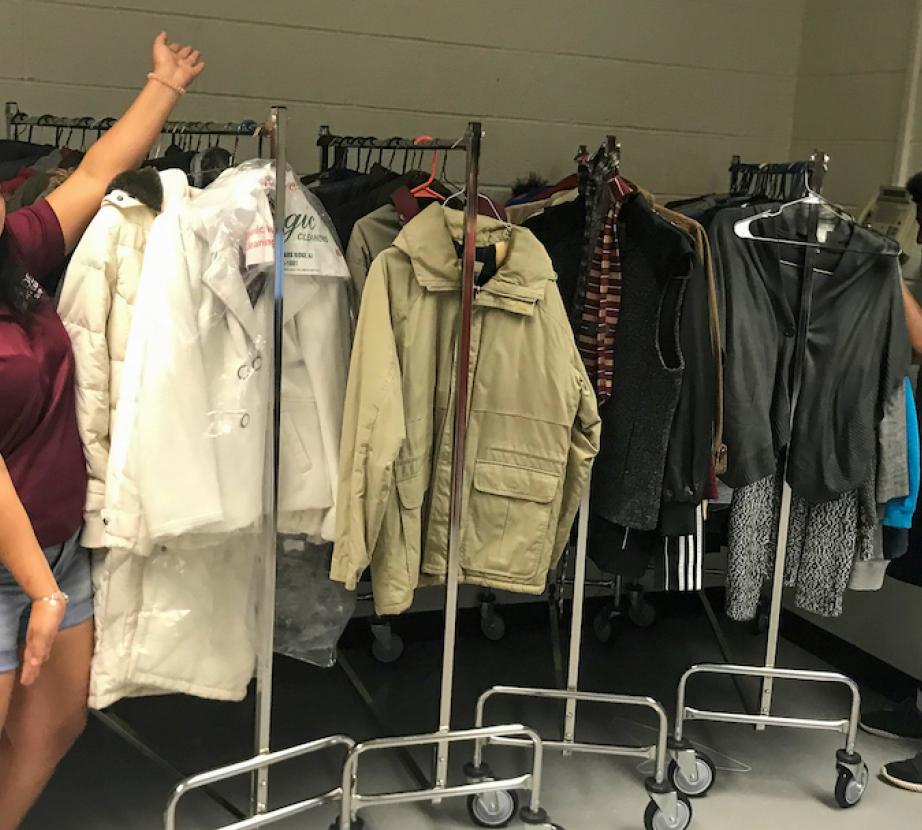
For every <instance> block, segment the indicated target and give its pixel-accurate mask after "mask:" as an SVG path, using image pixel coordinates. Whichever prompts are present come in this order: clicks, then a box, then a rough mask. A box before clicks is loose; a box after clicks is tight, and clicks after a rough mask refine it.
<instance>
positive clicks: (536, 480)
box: [464, 461, 560, 582]
mask: <svg viewBox="0 0 922 830" xmlns="http://www.w3.org/2000/svg"><path fill="white" fill-rule="evenodd" d="M559 489H560V476H559V475H555V474H554V473H547V472H543V471H541V470H535V469H532V468H530V467H519V466H514V465H511V464H503V463H497V462H494V461H477V462H476V465H475V468H474V488H473V491H472V492H471V504H470V510H469V513H468V522H467V524H468V526H467V528H466V538H467V542H466V545H465V554H464V568H465V569H466V570H470V571H473V572H477V573H482V574H486V575H489V576H496V577H500V578H504V579H508V580H510V581H524V582H531V581H533V580H534V579H536V578H537V577H538V576H539V575H540V571H541V570H542V568H544V569H546V568H547V563H548V562H549V557H550V549H551V547H552V543H553V537H554V531H555V530H556V528H551V519H552V518H553V514H554V513H555V511H556V510H557V509H558V506H559V501H558V499H557V494H558V491H559Z"/></svg>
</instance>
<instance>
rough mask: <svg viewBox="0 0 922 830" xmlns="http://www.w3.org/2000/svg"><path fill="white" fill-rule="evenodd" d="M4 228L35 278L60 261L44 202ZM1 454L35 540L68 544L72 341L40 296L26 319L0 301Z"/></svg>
mask: <svg viewBox="0 0 922 830" xmlns="http://www.w3.org/2000/svg"><path fill="white" fill-rule="evenodd" d="M3 233H4V234H9V242H10V248H11V249H12V251H13V253H14V254H15V255H16V256H18V257H19V259H20V260H21V262H22V264H23V267H24V268H26V269H27V271H28V273H29V274H30V275H31V276H32V277H34V278H35V279H37V280H41V279H42V278H43V277H45V276H46V275H47V274H48V272H49V271H51V270H52V269H53V268H55V267H56V266H57V265H60V263H61V261H62V260H63V259H64V254H65V250H64V235H63V233H62V232H61V224H60V222H58V218H57V216H55V213H54V210H52V208H51V205H49V204H48V203H47V202H46V201H44V200H42V201H40V202H37V203H36V204H34V205H32V206H31V207H27V208H23V209H22V210H17V211H14V212H13V213H11V214H9V216H7V218H6V224H5V225H4V228H3ZM37 290H38V291H41V289H37ZM0 455H2V456H3V460H4V461H5V463H6V466H7V468H8V469H9V471H10V476H11V478H12V479H13V485H14V486H15V488H16V492H17V493H18V494H19V498H20V499H21V500H22V503H23V505H24V506H25V508H26V512H27V513H28V514H29V518H30V519H31V521H32V527H33V528H34V529H35V535H36V536H37V537H38V541H39V544H41V546H42V547H48V546H49V545H57V544H60V543H62V542H66V541H67V540H68V539H69V538H70V537H71V536H73V535H74V533H76V532H77V530H79V529H80V524H81V522H82V521H83V506H84V501H85V499H86V462H85V461H84V458H83V448H82V446H81V443H80V434H79V433H78V431H77V411H76V392H75V387H74V354H73V351H72V349H71V345H70V338H69V337H68V336H67V331H66V330H65V328H64V325H63V324H62V323H61V320H60V318H59V317H58V315H57V314H56V313H55V310H54V306H53V304H52V302H51V300H50V299H49V298H48V297H47V296H46V295H45V294H43V293H42V296H41V297H40V299H39V301H38V307H37V308H36V310H35V313H34V314H33V315H32V316H31V318H30V319H29V320H28V321H27V322H26V323H25V324H20V323H19V322H17V321H16V319H15V318H14V317H13V315H12V314H11V313H10V310H9V309H8V308H7V307H6V306H4V305H2V304H0Z"/></svg>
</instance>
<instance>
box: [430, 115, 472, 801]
mask: <svg viewBox="0 0 922 830" xmlns="http://www.w3.org/2000/svg"><path fill="white" fill-rule="evenodd" d="M481 137H482V129H481V124H480V122H479V121H472V122H470V124H468V127H467V136H466V145H467V156H466V162H467V170H466V175H465V187H466V189H467V190H466V192H467V203H466V204H465V207H464V250H463V263H462V273H461V314H460V322H459V330H458V346H457V355H458V357H457V369H456V373H455V378H456V380H455V423H454V435H453V440H452V452H451V518H450V525H449V531H448V566H447V567H448V573H447V574H446V580H445V639H444V642H443V647H442V688H441V693H440V696H439V730H438V731H439V732H444V733H447V732H449V731H450V730H451V709H452V700H453V690H454V681H455V641H456V638H457V630H458V585H459V579H460V570H461V522H462V518H463V512H462V511H463V507H464V501H465V499H464V458H465V446H466V443H467V418H468V396H469V393H470V377H469V375H470V365H471V321H472V318H473V311H474V259H475V256H476V253H477V250H476V249H477V215H478V209H479V199H478V195H477V194H478V192H479V191H478V177H479V173H480V142H481ZM448 751H449V744H448V742H447V741H441V742H439V743H438V744H436V750H435V781H434V783H435V788H436V789H442V788H443V787H445V786H447V781H448Z"/></svg>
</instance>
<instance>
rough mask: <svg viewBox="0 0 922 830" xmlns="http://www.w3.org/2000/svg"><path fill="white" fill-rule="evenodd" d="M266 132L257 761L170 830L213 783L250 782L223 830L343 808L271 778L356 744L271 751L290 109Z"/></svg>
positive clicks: (211, 777) (205, 776)
mask: <svg viewBox="0 0 922 830" xmlns="http://www.w3.org/2000/svg"><path fill="white" fill-rule="evenodd" d="M267 133H268V134H269V135H270V137H271V139H272V157H273V159H274V160H275V172H276V176H275V200H274V201H275V204H274V208H273V211H274V237H275V240H274V241H275V244H274V250H275V263H274V274H273V296H274V302H273V352H272V357H273V361H272V365H273V406H272V421H271V429H272V475H271V480H269V481H267V489H266V494H265V499H266V501H265V503H266V505H267V510H268V522H267V527H266V534H267V538H266V548H265V551H264V552H263V557H262V563H261V564H262V586H261V593H260V599H259V603H258V605H257V642H258V646H257V664H256V718H255V735H254V744H255V755H254V756H253V757H252V758H249V759H247V760H245V761H240V762H238V763H235V764H230V765H227V766H224V767H220V768H218V769H215V770H212V771H210V772H205V773H202V774H200V775H196V776H193V777H191V778H187V779H186V780H184V781H182V782H181V783H180V784H178V785H177V786H176V788H175V789H174V790H173V793H172V795H171V797H170V799H169V802H168V803H167V807H166V810H165V812H164V824H163V826H164V828H165V830H176V827H177V811H178V808H179V804H180V802H181V801H182V799H183V798H184V797H185V796H186V795H188V794H189V793H191V792H195V791H197V790H203V791H208V789H209V788H211V787H213V786H214V785H215V784H218V783H221V782H224V781H227V780H230V779H233V778H237V777H239V776H242V775H249V776H250V805H249V814H248V815H247V816H243V815H237V816H235V818H238V819H239V820H238V821H235V822H234V823H232V824H228V825H224V826H223V828H222V830H249V828H257V827H263V826H265V825H268V824H275V823H276V822H279V821H282V820H283V819H288V818H292V817H294V816H298V815H301V814H303V813H306V812H308V811H310V810H314V809H316V808H318V807H322V806H324V805H327V804H332V803H338V802H339V801H340V800H341V798H342V789H341V788H340V787H335V788H332V789H330V790H329V791H327V792H324V793H321V794H320V795H317V796H311V797H309V798H306V799H303V800H301V801H297V802H294V803H292V804H286V805H284V806H282V807H277V808H274V809H270V808H269V776H270V770H271V769H272V767H275V766H277V765H278V764H282V763H286V762H289V761H293V760H295V759H298V758H304V757H306V756H308V755H315V754H317V753H320V752H328V751H330V750H333V749H345V750H346V751H349V750H351V749H352V748H353V747H354V746H355V742H354V741H353V740H352V739H351V738H349V737H347V736H346V735H331V736H329V737H326V738H322V739H320V740H316V741H310V742H308V743H305V744H301V745H299V746H294V747H289V748H287V749H283V750H279V751H276V752H273V751H272V750H271V737H272V681H273V677H272V670H273V658H274V649H273V646H274V641H275V593H276V555H277V547H276V545H277V538H278V511H277V509H276V506H277V504H278V492H279V464H280V438H281V405H282V391H281V389H282V360H281V355H282V334H283V331H284V302H285V218H286V198H287V182H286V178H287V170H288V164H287V109H286V108H285V107H273V108H272V111H271V116H270V120H269V124H268V127H267Z"/></svg>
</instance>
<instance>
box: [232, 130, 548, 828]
mask: <svg viewBox="0 0 922 830" xmlns="http://www.w3.org/2000/svg"><path fill="white" fill-rule="evenodd" d="M482 136H483V130H482V127H481V124H480V123H479V122H476V121H472V122H470V123H469V124H468V126H467V130H466V132H465V134H464V135H463V136H462V137H460V138H456V139H438V138H430V137H428V136H422V137H419V138H416V139H410V138H387V139H377V138H369V137H364V138H363V137H355V136H338V135H334V134H332V133H331V132H330V130H329V128H328V127H322V128H321V131H320V137H319V139H318V142H317V144H318V146H319V147H320V154H321V167H322V169H324V170H326V169H329V168H330V167H331V166H343V165H344V164H345V161H346V159H347V158H348V154H349V152H350V151H352V150H355V151H358V152H359V155H361V153H362V152H364V151H368V154H369V158H370V157H371V155H372V154H373V153H374V152H378V153H379V154H380V153H383V152H384V151H386V150H390V151H393V152H400V151H404V152H405V153H408V154H409V153H415V152H426V151H430V152H436V151H441V152H444V153H446V154H447V153H449V152H452V151H461V152H464V153H465V157H466V170H465V184H464V189H463V191H462V193H464V194H465V195H466V197H467V199H466V203H465V206H464V244H463V251H462V279H461V314H460V320H459V331H458V340H457V343H458V346H457V349H458V351H457V365H456V369H455V377H456V389H457V394H456V400H455V412H454V427H453V440H452V475H451V511H450V525H449V538H448V565H447V577H446V584H445V630H444V639H443V650H442V677H441V689H440V696H439V721H438V729H437V730H436V731H434V732H431V733H427V734H421V735H407V736H398V737H386V738H378V739H374V740H370V741H366V742H364V743H361V744H358V745H356V746H355V747H353V748H352V749H351V751H350V752H349V753H348V755H347V758H346V763H345V765H344V768H343V780H342V787H341V790H342V803H341V809H340V816H339V819H338V821H337V822H336V823H335V824H334V825H333V828H332V830H352V829H353V828H360V827H361V826H362V825H363V822H362V820H361V819H360V818H359V817H358V811H359V810H364V809H368V808H371V807H378V806H388V805H396V804H410V803H420V802H430V803H433V804H439V803H441V801H442V800H443V799H446V798H467V799H468V811H469V813H470V814H471V817H472V819H473V820H474V821H475V823H478V824H481V825H482V826H500V824H494V823H492V822H494V821H495V820H496V818H497V817H501V824H503V825H504V824H506V823H508V822H509V821H510V820H511V819H512V818H513V817H514V815H515V813H516V811H517V808H518V799H517V796H516V791H518V790H528V791H529V803H528V806H527V807H524V808H522V810H521V812H520V817H521V819H522V821H523V822H525V823H527V824H530V825H538V826H542V827H546V828H553V827H557V825H552V824H550V822H549V819H548V816H547V813H546V812H545V810H544V809H543V808H542V807H541V801H540V798H541V782H542V774H543V759H544V744H543V741H542V740H541V738H540V736H539V735H538V734H537V733H536V732H535V731H534V730H532V729H529V728H528V727H526V726H524V725H522V724H506V725H501V726H491V727H483V726H478V727H477V728H475V729H463V730H455V729H452V726H451V714H452V701H453V696H454V669H455V651H456V649H455V646H456V639H457V623H458V598H459V597H458V595H459V589H460V568H461V562H460V544H461V522H462V512H461V511H462V493H463V476H464V453H465V445H466V439H467V426H468V412H469V400H468V399H469V391H470V390H469V370H470V350H471V322H472V317H473V300H474V268H475V256H476V239H477V216H478V208H479V196H478V194H479V186H478V183H479V173H480V151H481V140H482ZM331 153H332V157H333V158H332V162H331ZM376 636H377V635H376ZM339 662H340V665H341V666H342V667H343V669H344V670H345V671H346V674H347V676H348V677H349V679H350V681H351V682H352V683H353V685H354V686H355V687H356V689H357V691H358V692H359V694H360V695H361V697H362V699H363V700H364V701H365V703H366V705H368V706H369V708H370V709H371V711H372V713H373V714H374V715H375V717H376V720H377V721H378V722H379V724H381V720H382V719H381V717H380V715H379V714H378V712H377V709H376V707H375V705H374V702H373V700H372V698H371V696H370V694H369V693H368V691H367V689H365V687H364V685H363V684H362V683H361V681H360V679H359V678H358V676H357V675H356V674H355V672H354V671H353V670H352V669H351V667H350V666H349V664H348V662H343V659H342V655H340V656H339ZM381 725H382V727H383V729H384V730H385V731H387V732H390V731H391V730H390V729H388V728H387V727H386V726H383V724H381ZM503 738H505V739H509V740H512V739H515V738H517V739H518V740H519V741H521V743H522V744H523V745H525V746H528V747H530V748H531V750H532V764H531V771H530V772H528V773H525V774H522V775H519V776H516V777H513V778H507V779H502V780H497V779H494V778H492V777H479V778H477V780H474V781H468V783H466V784H462V785H456V786H450V785H449V783H448V762H449V753H450V748H451V746H452V745H454V744H456V743H461V742H467V741H475V742H476V741H483V740H497V739H503ZM418 747H433V748H434V750H435V752H434V758H433V770H432V775H431V778H430V777H428V776H426V775H425V774H424V773H422V772H421V771H419V770H418V768H417V769H416V770H414V768H415V767H416V764H415V761H413V760H412V757H411V756H409V750H410V749H412V748H418ZM388 750H396V751H398V752H401V753H402V754H403V755H404V760H405V763H407V766H408V767H409V769H410V770H411V772H413V773H414V777H415V778H417V780H418V783H419V784H420V787H421V789H417V790H408V791H403V792H394V793H384V794H377V795H364V794H362V793H360V792H359V786H358V785H359V779H360V775H359V773H360V768H359V763H360V761H361V760H362V759H363V758H364V756H366V755H368V754H369V753H375V752H382V751H388ZM408 758H409V762H407V759H408ZM484 822H491V823H486V824H485V823H484ZM235 830H236V829H235Z"/></svg>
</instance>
